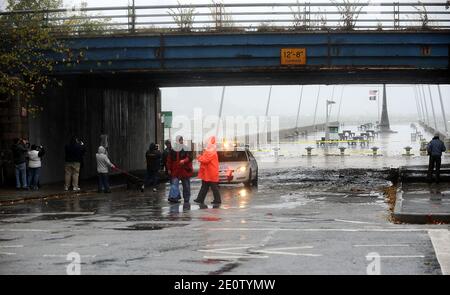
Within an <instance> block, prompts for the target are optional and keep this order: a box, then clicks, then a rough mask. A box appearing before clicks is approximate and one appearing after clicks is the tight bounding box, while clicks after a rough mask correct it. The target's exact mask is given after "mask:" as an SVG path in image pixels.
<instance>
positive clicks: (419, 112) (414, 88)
mask: <svg viewBox="0 0 450 295" xmlns="http://www.w3.org/2000/svg"><path fill="white" fill-rule="evenodd" d="M413 91H414V99H415V100H416V105H417V114H418V116H419V121H423V108H422V103H421V102H420V99H419V97H418V95H417V89H416V87H413Z"/></svg>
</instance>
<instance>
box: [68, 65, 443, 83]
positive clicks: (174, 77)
mask: <svg viewBox="0 0 450 295" xmlns="http://www.w3.org/2000/svg"><path fill="white" fill-rule="evenodd" d="M76 77H77V79H80V78H81V79H87V80H90V79H99V80H102V81H111V80H112V81H116V82H117V83H119V84H120V81H121V80H130V79H131V80H133V81H135V82H136V83H139V84H142V85H151V86H153V87H189V86H245V85H317V84H325V85H332V84H333V85H338V84H384V83H385V84H450V72H449V71H447V70H413V69H398V70H392V69H389V70H387V69H384V70H383V69H358V70H355V69H353V70H350V69H349V70H328V69H323V70H310V71H308V70H304V71H294V70H292V71H277V70H274V69H260V70H252V71H227V72H225V71H222V72H221V71H214V72H212V71H207V72H205V71H197V72H191V71H189V72H182V71H180V72H170V73H169V72H156V73H150V72H129V73H128V72H123V73H116V74H109V73H97V74H88V75H83V77H80V76H79V75H77V76H76ZM65 78H68V79H70V78H75V76H73V75H67V76H66V77H65Z"/></svg>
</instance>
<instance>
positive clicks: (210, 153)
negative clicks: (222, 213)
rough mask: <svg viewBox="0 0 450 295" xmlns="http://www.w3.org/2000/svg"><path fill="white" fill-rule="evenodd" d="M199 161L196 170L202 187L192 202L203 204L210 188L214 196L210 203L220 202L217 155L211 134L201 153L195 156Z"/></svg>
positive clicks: (214, 139)
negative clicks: (198, 166) (197, 169)
mask: <svg viewBox="0 0 450 295" xmlns="http://www.w3.org/2000/svg"><path fill="white" fill-rule="evenodd" d="M197 160H198V161H199V163H200V170H199V171H198V178H200V179H201V180H202V187H201V188H200V191H199V193H198V196H197V199H195V200H194V202H196V203H199V204H204V201H205V198H206V194H207V193H208V190H209V188H211V190H212V192H213V196H214V200H213V201H212V204H220V203H221V202H222V201H221V200H220V193H219V187H218V183H219V157H218V156H217V146H216V138H215V137H214V136H211V137H210V138H209V139H208V145H207V147H206V149H205V150H204V151H203V153H202V154H201V155H200V156H198V157H197Z"/></svg>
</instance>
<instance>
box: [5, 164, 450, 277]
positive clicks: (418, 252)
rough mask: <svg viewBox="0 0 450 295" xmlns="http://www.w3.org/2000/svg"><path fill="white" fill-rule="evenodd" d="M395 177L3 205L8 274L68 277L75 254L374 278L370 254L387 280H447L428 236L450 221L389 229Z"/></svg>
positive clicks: (116, 267)
mask: <svg viewBox="0 0 450 295" xmlns="http://www.w3.org/2000/svg"><path fill="white" fill-rule="evenodd" d="M386 176H387V174H386V173H385V172H377V171H363V170H342V171H337V170H331V171H330V170H328V171H322V170H305V169H298V168H297V169H293V168H289V169H275V170H273V169H271V170H263V171H260V181H259V187H258V188H253V189H250V190H249V189H245V188H244V187H243V186H241V185H237V186H221V188H220V191H221V194H222V201H223V203H222V205H221V206H220V208H213V207H212V206H211V205H210V203H209V202H211V200H212V196H211V194H209V195H208V198H207V201H208V203H207V204H208V208H207V209H200V208H199V206H198V205H197V204H195V203H193V202H192V201H191V204H190V205H185V204H175V205H170V204H169V203H168V202H167V200H166V199H167V198H166V191H167V187H165V186H164V185H161V187H160V190H159V192H157V193H153V192H145V193H140V192H138V191H132V190H131V191H126V190H121V191H117V192H114V193H112V194H110V195H105V194H92V195H83V196H74V197H71V198H70V199H64V200H51V201H48V202H31V203H26V204H20V205H15V206H11V207H6V206H2V207H0V274H66V268H67V266H68V264H69V263H70V261H68V260H67V254H68V253H70V252H77V253H79V254H80V255H81V264H80V266H81V274H366V273H367V269H368V265H369V264H370V263H371V262H372V261H373V260H371V259H368V258H367V257H366V256H367V255H369V253H376V254H377V255H379V256H380V272H381V274H441V268H440V265H439V263H438V260H437V258H436V253H435V251H434V249H433V245H432V242H431V240H430V236H429V234H428V230H429V229H448V226H447V225H423V226H419V225H398V224H392V223H390V222H389V211H388V205H387V204H386V203H385V200H384V197H383V193H382V192H383V188H384V187H386V186H389V185H390V183H389V182H388V181H386V180H385V177H386ZM199 184H200V183H199V182H198V181H196V180H194V181H193V183H192V193H193V197H192V199H193V198H194V197H195V196H196V194H197V193H198V190H199V188H200V187H199ZM370 255H372V254H370ZM370 255H369V256H370Z"/></svg>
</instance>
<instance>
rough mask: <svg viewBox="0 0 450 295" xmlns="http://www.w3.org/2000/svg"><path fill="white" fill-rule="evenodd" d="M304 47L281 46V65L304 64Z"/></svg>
mask: <svg viewBox="0 0 450 295" xmlns="http://www.w3.org/2000/svg"><path fill="white" fill-rule="evenodd" d="M305 64H306V48H282V49H281V65H305Z"/></svg>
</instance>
